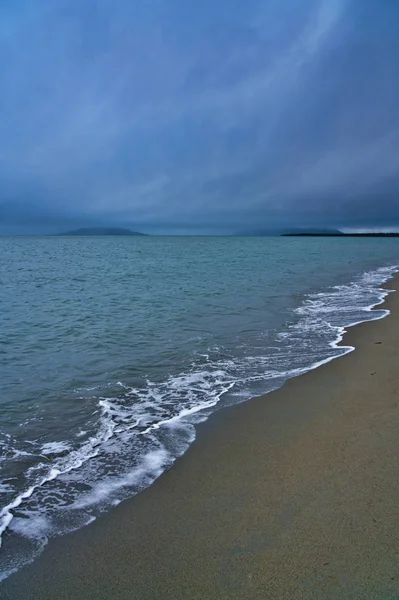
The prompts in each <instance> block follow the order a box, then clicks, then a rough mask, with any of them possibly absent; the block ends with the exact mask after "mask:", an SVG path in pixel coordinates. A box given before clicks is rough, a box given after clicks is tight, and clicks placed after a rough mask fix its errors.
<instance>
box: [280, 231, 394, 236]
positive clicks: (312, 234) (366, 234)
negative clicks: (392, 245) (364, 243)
mask: <svg viewBox="0 0 399 600" xmlns="http://www.w3.org/2000/svg"><path fill="white" fill-rule="evenodd" d="M281 235H282V236H283V237H356V238H358V237H362V238H399V233H395V232H391V233H383V232H381V233H378V232H373V233H371V232H369V233H343V232H342V231H338V232H337V233H331V232H328V233H322V232H317V233H311V232H308V233H282V234H281Z"/></svg>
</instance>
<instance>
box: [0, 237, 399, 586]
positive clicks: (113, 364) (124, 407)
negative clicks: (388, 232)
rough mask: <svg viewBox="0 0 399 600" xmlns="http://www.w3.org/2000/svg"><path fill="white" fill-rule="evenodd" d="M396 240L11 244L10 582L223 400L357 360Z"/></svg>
mask: <svg viewBox="0 0 399 600" xmlns="http://www.w3.org/2000/svg"><path fill="white" fill-rule="evenodd" d="M398 249H399V246H398V240H396V239H364V238H363V239H361V238H359V239H356V238H348V239H342V238H337V239H331V238H227V237H225V238H207V237H204V238H194V237H190V238H185V237H176V238H173V237H170V238H169V237H143V238H141V237H138V238H57V237H47V238H46V237H43V238H29V237H26V238H0V307H1V312H0V321H1V327H0V332H1V339H0V376H1V380H0V381H1V392H2V393H1V397H0V403H1V409H2V412H1V414H2V418H1V426H0V452H1V466H0V497H1V499H0V506H1V507H2V510H1V512H0V522H1V532H2V541H3V546H2V549H1V551H0V570H1V573H2V574H3V576H5V575H6V574H7V573H9V572H10V570H11V569H14V568H17V567H18V566H19V565H22V564H24V563H25V562H26V561H28V560H30V559H31V558H33V557H34V556H35V555H36V554H37V553H38V552H40V550H41V548H42V547H43V545H44V544H45V543H46V541H47V539H48V537H50V536H54V535H58V534H61V533H64V532H67V531H71V530H72V529H75V528H78V527H81V526H83V525H85V524H86V523H88V522H90V521H91V520H93V518H95V517H96V515H98V514H99V512H101V511H103V510H107V509H109V508H110V507H111V506H112V505H114V504H117V503H118V502H120V501H121V500H122V499H123V498H126V497H128V496H129V495H132V494H134V493H136V492H137V491H139V490H140V489H142V488H144V487H146V486H148V485H149V484H150V483H151V482H152V481H153V480H154V478H156V477H157V476H158V475H159V474H160V473H161V472H162V471H163V470H164V469H165V468H166V467H167V466H169V465H170V464H171V463H172V462H173V461H174V459H175V458H176V457H177V456H179V455H181V454H182V453H183V452H184V451H185V450H186V449H187V447H188V445H189V444H190V443H191V442H192V441H193V439H194V436H195V429H194V424H195V423H196V422H198V421H200V420H203V419H204V418H206V417H207V416H208V415H209V414H210V413H211V412H212V411H214V410H215V409H216V408H218V407H221V406H226V405H228V404H231V403H235V402H240V401H243V400H245V399H248V398H250V397H251V396H253V395H256V394H260V393H264V392H267V391H270V390H272V389H275V388H276V387H278V386H280V385H281V384H282V383H283V382H284V381H285V380H286V379H287V378H288V377H292V376H295V375H296V374H298V373H300V372H303V371H304V370H307V369H309V368H311V367H314V366H316V365H317V364H319V363H320V362H325V361H326V360H330V359H331V358H333V357H335V356H337V355H339V354H342V353H344V352H346V351H348V349H345V348H337V346H336V343H337V341H338V340H339V339H341V336H342V332H343V327H345V326H348V325H349V324H352V323H355V322H359V321H364V320H368V319H372V318H379V317H381V316H384V314H385V312H384V311H373V312H370V307H372V306H374V305H376V304H377V303H379V302H380V301H381V300H382V298H383V297H384V294H385V292H384V291H382V290H381V289H380V286H381V284H382V283H383V282H385V281H386V280H387V279H388V278H389V277H390V276H391V275H392V273H393V272H394V270H395V268H396V265H397V264H398V263H399V260H398V255H399V252H398Z"/></svg>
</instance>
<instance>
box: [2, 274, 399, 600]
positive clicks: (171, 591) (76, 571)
mask: <svg viewBox="0 0 399 600" xmlns="http://www.w3.org/2000/svg"><path fill="white" fill-rule="evenodd" d="M392 285H393V287H395V282H394V283H393V284H392ZM396 285H398V279H397V280H396ZM385 306H386V307H388V308H389V309H390V310H392V314H391V315H390V316H389V317H387V318H386V319H382V320H379V321H374V322H372V323H365V324H362V325H358V326H356V327H353V328H351V329H350V331H349V333H348V334H347V335H346V336H345V339H344V344H345V345H354V346H356V351H354V352H352V353H351V354H349V355H347V356H345V357H343V358H339V359H337V360H334V361H332V362H331V363H329V364H327V365H324V366H322V367H320V368H318V369H316V370H314V371H311V372H309V373H307V374H305V375H302V376H300V377H297V378H295V379H293V380H290V381H289V382H287V383H286V384H285V385H284V386H283V387H282V388H281V389H280V390H277V391H275V392H273V393H271V394H268V395H266V396H264V397H260V398H255V399H253V400H251V401H249V402H247V403H244V404H241V405H238V406H235V407H232V408H229V409H226V410H222V411H219V413H216V414H215V415H214V416H213V417H211V418H210V419H209V421H208V422H207V423H205V424H202V425H200V426H199V427H198V438H197V440H196V442H195V443H194V444H193V446H192V447H191V448H190V449H189V450H188V452H187V453H186V454H185V456H184V457H183V458H181V459H180V460H178V461H177V463H176V464H175V466H174V467H173V468H172V469H171V470H170V471H169V472H167V473H165V474H164V475H162V476H161V477H160V478H159V479H158V480H157V481H156V482H155V483H154V484H153V485H152V486H151V487H150V488H149V489H148V490H146V491H145V492H143V493H141V494H139V495H138V496H137V497H135V498H133V499H132V500H128V501H126V502H124V503H123V504H121V505H120V506H119V507H117V508H115V509H114V510H113V511H112V512H111V513H110V514H108V515H106V516H104V517H102V518H100V519H98V520H97V521H96V522H95V523H93V524H92V525H90V526H88V527H86V528H85V529H82V530H80V531H78V532H76V533H73V534H70V535H68V536H65V537H63V538H59V539H57V540H54V541H51V542H50V543H49V545H48V546H47V548H46V550H45V552H44V553H43V555H42V556H41V557H40V558H38V559H37V560H36V561H35V562H34V563H32V564H31V565H28V566H27V567H25V568H23V569H22V570H21V571H19V572H18V573H16V574H15V575H13V576H11V577H10V578H9V579H7V580H6V581H5V582H3V583H2V584H0V598H1V599H9V600H10V599H12V600H30V599H32V600H33V599H34V600H50V599H51V600H55V599H57V600H63V599H71V600H72V599H74V600H86V599H87V600H88V599H96V600H102V599H104V600H105V599H107V600H108V599H112V600H119V599H126V600H127V599H129V600H136V599H137V600H180V599H181V600H207V599H209V600H211V599H212V600H216V599H218V600H219V599H220V600H224V599H226V600H227V599H233V600H234V599H240V600H241V599H247V600H251V599H262V600H268V599H271V600H280V599H281V600H300V599H301V600H302V599H303V600H305V599H306V600H313V599H314V600H316V599H317V600H324V599H326V600H327V599H337V600H338V599H339V600H350V599H356V600H366V599H373V600H393V599H394V598H399V294H390V295H389V296H388V299H387V302H386V305H385Z"/></svg>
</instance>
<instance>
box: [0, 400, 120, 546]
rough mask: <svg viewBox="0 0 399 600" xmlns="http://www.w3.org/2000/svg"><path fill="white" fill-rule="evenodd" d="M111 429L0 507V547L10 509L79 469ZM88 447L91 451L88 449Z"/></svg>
mask: <svg viewBox="0 0 399 600" xmlns="http://www.w3.org/2000/svg"><path fill="white" fill-rule="evenodd" d="M99 405H100V406H102V408H103V415H106V414H107V413H109V412H110V411H109V407H108V405H107V403H106V402H104V401H103V400H100V402H99ZM113 429H114V425H113V424H110V426H109V427H108V431H107V432H106V433H105V434H104V435H103V437H102V439H99V438H95V437H92V438H90V440H89V442H87V443H86V444H85V445H84V446H83V447H82V448H81V449H80V451H79V450H75V451H74V452H72V453H71V454H70V455H69V458H70V459H72V461H73V460H74V459H75V462H72V463H70V464H69V465H66V466H65V467H64V468H62V469H60V468H57V467H52V468H51V469H50V470H49V472H48V474H47V475H46V476H45V477H42V478H41V479H40V480H39V481H38V482H37V483H35V484H33V485H31V486H30V487H28V489H27V490H25V491H24V492H22V493H21V494H19V495H18V496H17V497H16V498H15V499H14V500H13V501H12V502H10V503H9V504H7V505H6V506H4V507H3V508H2V509H1V511H0V548H1V546H2V543H3V540H2V536H3V533H4V531H5V530H6V529H7V528H8V526H9V525H10V523H11V521H12V520H13V518H14V515H13V514H12V512H11V511H12V510H14V509H15V508H18V507H19V506H21V504H22V502H23V501H24V500H27V499H28V498H30V497H31V496H32V494H33V492H34V491H35V490H36V489H38V488H40V487H42V486H43V485H44V484H46V483H48V482H50V481H54V479H56V478H57V477H58V476H59V475H63V474H65V473H69V472H70V471H73V470H75V469H79V468H80V467H81V466H82V465H83V464H84V463H85V462H87V461H88V460H90V459H92V458H94V457H95V456H97V455H98V453H99V451H100V448H99V446H100V444H101V443H104V442H106V441H108V440H109V439H110V438H111V437H112V434H113ZM90 449H91V450H92V451H90ZM83 450H89V451H88V452H86V453H82V451H83Z"/></svg>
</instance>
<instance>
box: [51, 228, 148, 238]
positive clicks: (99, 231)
mask: <svg viewBox="0 0 399 600" xmlns="http://www.w3.org/2000/svg"><path fill="white" fill-rule="evenodd" d="M56 235H57V236H107V235H108V236H112V235H118V236H123V235H125V236H132V235H147V234H146V233H139V232H138V231H132V230H131V229H124V228H123V227H82V228H81V229H73V230H72V231H65V232H64V233H57V234H56Z"/></svg>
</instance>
